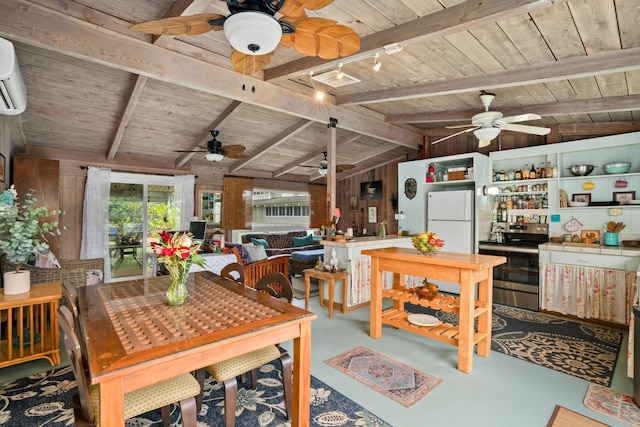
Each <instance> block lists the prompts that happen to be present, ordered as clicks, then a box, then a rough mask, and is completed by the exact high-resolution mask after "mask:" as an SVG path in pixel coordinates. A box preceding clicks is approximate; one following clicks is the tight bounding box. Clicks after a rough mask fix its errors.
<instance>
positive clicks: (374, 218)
mask: <svg viewBox="0 0 640 427" xmlns="http://www.w3.org/2000/svg"><path fill="white" fill-rule="evenodd" d="M368 212H369V224H375V223H377V222H378V208H376V207H375V206H369V210H368Z"/></svg>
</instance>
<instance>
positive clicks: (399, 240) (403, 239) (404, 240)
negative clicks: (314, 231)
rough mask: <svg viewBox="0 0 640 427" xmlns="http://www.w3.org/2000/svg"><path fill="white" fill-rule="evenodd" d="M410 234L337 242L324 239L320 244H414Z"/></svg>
mask: <svg viewBox="0 0 640 427" xmlns="http://www.w3.org/2000/svg"><path fill="white" fill-rule="evenodd" d="M411 242H412V240H411V237H410V236H398V235H393V234H389V235H387V237H385V238H380V237H379V236H364V237H353V238H351V239H349V240H347V241H346V242H335V241H333V240H322V241H320V244H322V245H324V246H337V247H348V248H352V247H358V246H362V247H368V246H371V245H379V244H383V243H387V244H388V245H389V246H394V245H397V244H412V243H411Z"/></svg>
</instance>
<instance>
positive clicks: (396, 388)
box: [325, 346, 442, 407]
mask: <svg viewBox="0 0 640 427" xmlns="http://www.w3.org/2000/svg"><path fill="white" fill-rule="evenodd" d="M325 363H326V364H328V365H329V366H332V367H333V368H335V369H337V370H339V371H340V372H342V373H344V374H347V375H348V376H350V377H351V378H353V379H355V380H357V381H360V382H361V383H362V384H364V385H366V386H368V387H370V388H372V389H374V390H376V391H377V392H379V393H382V394H383V395H385V396H387V397H388V398H390V399H393V400H395V401H396V402H398V403H400V404H402V405H404V406H406V407H411V406H413V405H415V404H416V403H418V402H419V401H420V400H421V399H422V398H423V397H425V396H426V395H427V394H429V393H430V392H431V391H432V390H433V389H434V388H436V387H437V386H438V385H439V384H440V383H441V382H442V380H441V379H440V378H436V377H434V376H433V375H429V374H427V373H425V372H422V371H419V370H417V369H415V368H412V367H411V366H408V365H405V364H404V363H400V362H398V361H395V360H393V359H389V358H388V357H386V356H383V355H382V354H379V353H376V352H375V351H373V350H369V349H368V348H366V347H362V346H360V347H356V348H354V349H352V350H349V351H347V352H345V353H342V354H339V355H337V356H335V357H332V358H331V359H329V360H325Z"/></svg>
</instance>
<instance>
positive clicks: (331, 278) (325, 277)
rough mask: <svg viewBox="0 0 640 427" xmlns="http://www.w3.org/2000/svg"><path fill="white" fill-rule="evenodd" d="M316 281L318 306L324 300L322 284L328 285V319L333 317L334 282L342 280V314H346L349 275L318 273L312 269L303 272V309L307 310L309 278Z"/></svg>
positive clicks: (343, 273) (345, 273)
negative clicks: (318, 298)
mask: <svg viewBox="0 0 640 427" xmlns="http://www.w3.org/2000/svg"><path fill="white" fill-rule="evenodd" d="M312 277H314V278H316V279H318V290H319V294H320V295H319V297H320V306H322V305H323V299H324V282H325V281H326V282H327V283H329V318H331V317H332V316H333V295H334V291H335V282H336V280H342V309H341V311H342V312H343V313H346V312H347V287H348V286H347V279H348V278H349V273H347V272H346V271H344V272H342V271H338V272H336V273H331V272H329V271H318V270H315V269H313V268H307V269H306V270H304V308H305V310H309V288H310V287H311V278H312Z"/></svg>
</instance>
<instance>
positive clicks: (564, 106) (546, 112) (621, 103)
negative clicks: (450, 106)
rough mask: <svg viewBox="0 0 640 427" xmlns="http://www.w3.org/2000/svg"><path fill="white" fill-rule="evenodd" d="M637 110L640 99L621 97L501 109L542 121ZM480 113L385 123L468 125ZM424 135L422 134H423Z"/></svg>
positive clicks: (425, 116)
mask: <svg viewBox="0 0 640 427" xmlns="http://www.w3.org/2000/svg"><path fill="white" fill-rule="evenodd" d="M631 110H640V95H622V96H612V97H608V98H595V99H578V100H575V101H563V102H548V103H546V104H536V105H521V106H518V107H509V108H500V109H496V110H495V111H500V112H501V113H502V114H503V115H504V116H505V117H508V116H517V115H519V114H525V113H534V114H537V115H539V116H541V117H545V116H558V115H568V114H589V113H609V112H615V111H631ZM480 112H482V109H481V108H478V109H477V110H464V111H449V112H447V111H442V112H437V113H416V114H393V115H389V116H388V118H387V120H390V121H392V122H393V123H438V122H455V121H469V122H471V117H473V116H474V115H475V114H478V113H480ZM424 132H425V131H423V134H424Z"/></svg>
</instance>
